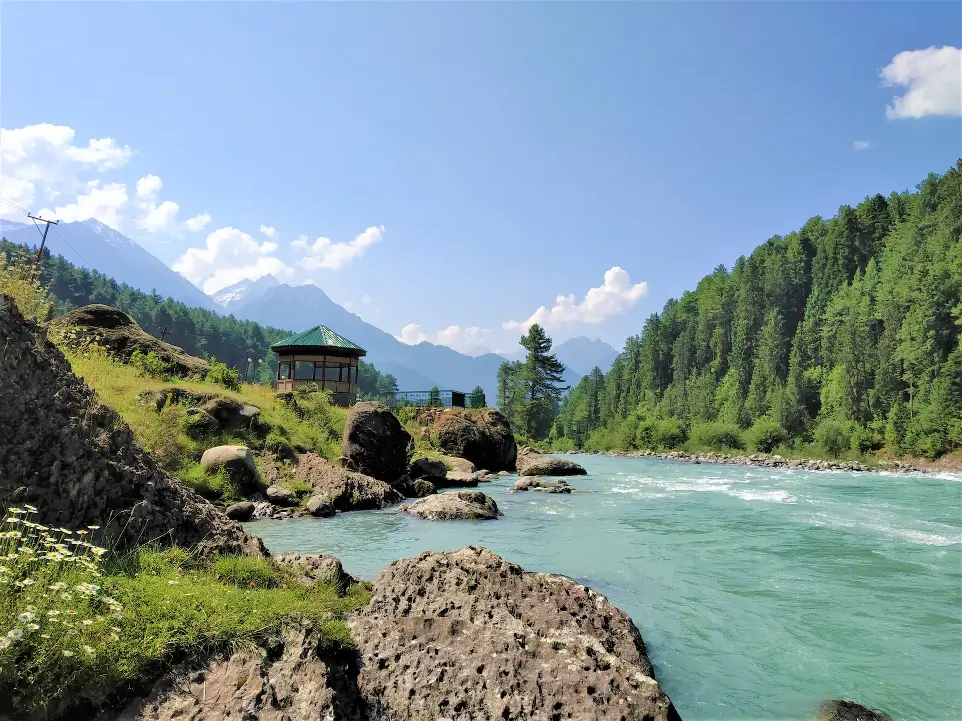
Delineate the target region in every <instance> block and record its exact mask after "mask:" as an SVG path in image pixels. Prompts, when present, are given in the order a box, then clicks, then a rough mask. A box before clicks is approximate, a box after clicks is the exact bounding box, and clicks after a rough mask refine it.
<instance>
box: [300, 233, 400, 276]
mask: <svg viewBox="0 0 962 721" xmlns="http://www.w3.org/2000/svg"><path fill="white" fill-rule="evenodd" d="M383 236H384V226H383V225H382V226H380V227H374V226H371V227H370V228H367V229H366V230H365V231H364V232H363V233H361V234H360V235H358V236H357V237H356V238H354V240H349V241H346V242H343V243H335V242H333V241H332V240H331V239H330V238H318V239H317V240H315V241H314V243H309V242H308V239H307V236H304V235H302V236H300V237H299V238H297V239H296V240H294V241H293V242H292V243H291V247H292V248H293V249H294V250H298V251H302V252H303V253H304V256H303V258H302V259H301V261H300V265H301V266H302V267H304V268H306V269H308V270H316V269H318V268H324V269H326V270H340V269H341V268H343V267H344V266H346V265H347V264H348V263H350V262H351V261H353V260H354V259H355V258H360V257H361V256H362V255H364V253H365V251H367V249H368V248H370V247H371V246H372V245H374V244H375V243H377V242H378V241H379V240H381V238H382V237H383Z"/></svg>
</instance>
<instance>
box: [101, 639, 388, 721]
mask: <svg viewBox="0 0 962 721" xmlns="http://www.w3.org/2000/svg"><path fill="white" fill-rule="evenodd" d="M235 718H236V719H258V720H259V721H323V720H324V719H338V721H368V719H369V718H370V717H369V716H368V715H367V713H366V712H365V709H364V704H363V702H362V701H361V700H360V698H359V694H358V691H357V656H356V654H355V653H354V651H353V650H352V649H345V648H340V647H335V648H331V646H330V643H329V642H328V641H327V640H326V639H324V638H323V637H322V636H321V635H319V634H318V633H317V632H316V631H313V630H312V629H310V628H309V627H306V626H305V627H298V628H293V629H289V630H288V631H287V632H285V633H284V635H283V636H282V637H278V638H275V639H273V640H271V641H269V642H267V643H264V644H263V645H261V646H257V647H255V648H247V647H242V648H241V649H239V650H237V651H235V652H233V653H232V654H230V655H229V656H227V657H226V658H223V657H222V658H215V659H209V660H206V661H205V660H197V661H195V662H194V663H192V664H189V665H184V666H181V667H179V668H178V669H176V670H175V671H174V672H173V673H171V674H169V675H168V676H167V677H165V678H164V679H163V680H162V681H160V682H159V683H157V684H156V685H155V686H154V688H153V690H152V691H151V692H150V694H149V695H148V696H147V697H146V698H140V699H137V700H135V701H133V702H131V703H130V704H129V705H128V706H127V708H126V709H124V711H123V712H122V713H121V714H120V716H119V718H118V721H175V720H176V721H184V720H186V719H189V720H190V721H225V719H235Z"/></svg>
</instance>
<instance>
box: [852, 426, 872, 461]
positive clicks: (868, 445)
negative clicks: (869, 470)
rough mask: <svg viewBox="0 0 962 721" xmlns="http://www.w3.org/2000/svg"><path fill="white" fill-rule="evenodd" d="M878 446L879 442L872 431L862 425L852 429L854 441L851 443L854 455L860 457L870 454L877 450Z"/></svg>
mask: <svg viewBox="0 0 962 721" xmlns="http://www.w3.org/2000/svg"><path fill="white" fill-rule="evenodd" d="M877 445H878V440H877V438H876V437H875V434H874V433H873V432H872V431H871V430H870V429H868V428H865V427H864V426H860V425H856V426H855V427H854V428H852V439H851V441H850V447H851V449H852V453H856V454H859V455H861V454H863V453H868V452H869V451H871V450H873V449H874V448H876V447H877Z"/></svg>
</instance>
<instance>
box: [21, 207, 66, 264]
mask: <svg viewBox="0 0 962 721" xmlns="http://www.w3.org/2000/svg"><path fill="white" fill-rule="evenodd" d="M27 217H28V218H30V220H32V221H33V224H34V225H36V226H37V230H40V225H39V224H38V223H37V221H38V220H39V221H40V222H41V223H46V224H47V225H46V226H44V229H43V240H41V241H40V250H38V251H37V262H36V264H35V265H34V271H33V272H34V274H35V275H36V274H38V273H39V272H40V259H41V258H42V257H43V247H44V246H45V245H46V244H47V232H48V231H49V230H50V226H51V225H56V224H57V223H59V222H60V221H59V220H44V219H43V218H41V217H40V216H38V215H29V214H28V215H27Z"/></svg>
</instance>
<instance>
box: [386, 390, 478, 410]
mask: <svg viewBox="0 0 962 721" xmlns="http://www.w3.org/2000/svg"><path fill="white" fill-rule="evenodd" d="M385 402H386V403H387V404H388V405H392V406H423V407H427V408H484V405H485V400H484V393H479V394H474V393H462V392H461V391H452V390H444V391H442V390H438V391H398V392H397V393H395V394H394V395H393V396H392V397H389V398H386V399H385Z"/></svg>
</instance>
